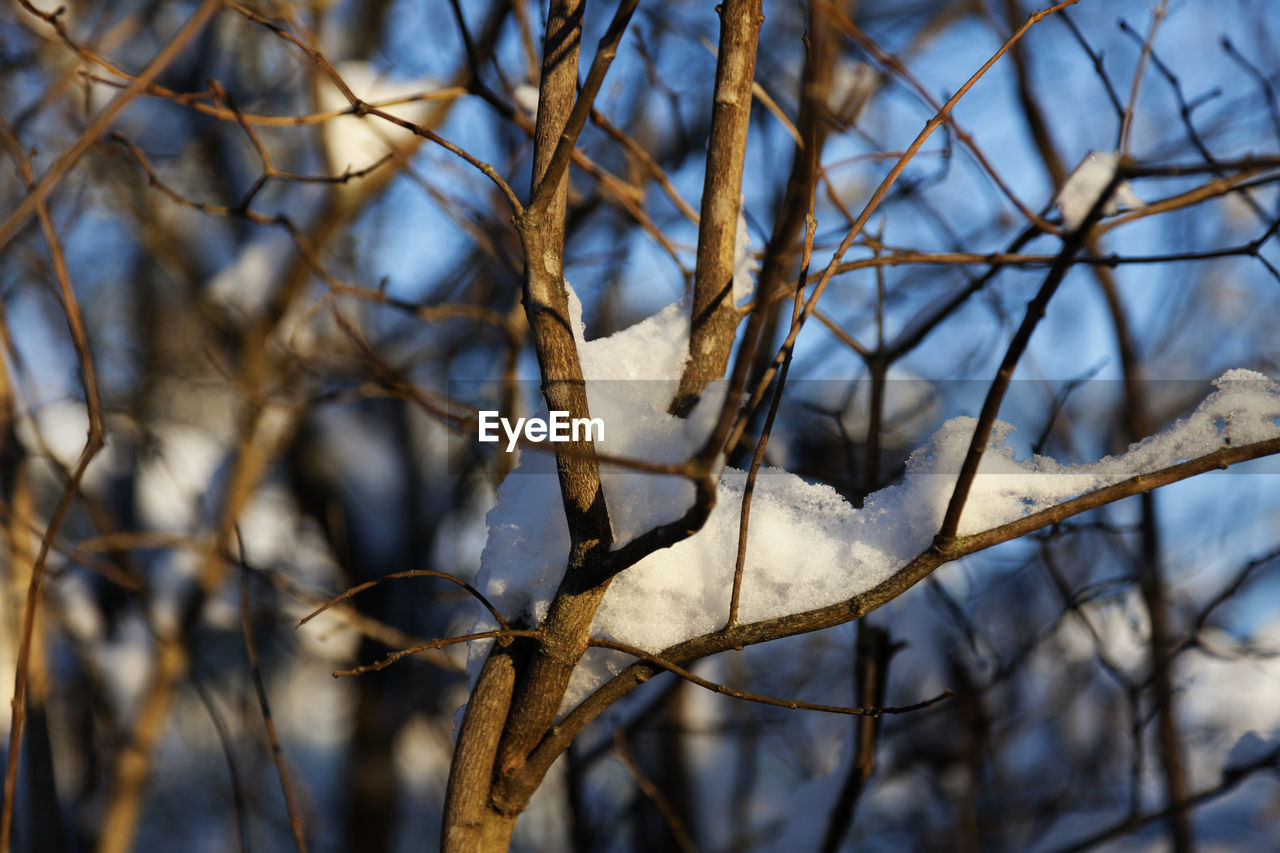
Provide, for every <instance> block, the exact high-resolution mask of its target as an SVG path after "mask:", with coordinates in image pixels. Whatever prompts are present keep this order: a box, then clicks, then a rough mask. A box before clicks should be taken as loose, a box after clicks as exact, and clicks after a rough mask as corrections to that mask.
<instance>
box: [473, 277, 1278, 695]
mask: <svg viewBox="0 0 1280 853" xmlns="http://www.w3.org/2000/svg"><path fill="white" fill-rule="evenodd" d="M570 306H571V316H572V320H573V325H574V332H575V336H576V337H577V342H578V348H579V352H580V353H581V358H582V365H583V374H584V376H585V377H586V380H587V394H588V398H589V401H590V407H591V412H592V414H593V415H594V416H596V417H600V418H602V419H603V420H604V422H605V424H606V425H607V426H606V440H605V441H603V442H599V443H598V449H599V450H600V451H601V452H603V453H608V454H610V455H614V456H622V457H631V458H640V459H645V460H650V461H658V462H671V463H678V462H681V461H683V460H685V459H686V458H688V457H689V456H690V455H691V454H693V453H695V452H696V451H697V449H698V448H699V446H700V444H701V442H702V440H703V439H704V438H705V435H706V433H707V431H709V430H710V428H711V426H712V423H713V420H714V417H715V413H716V412H717V411H718V408H719V400H718V399H717V396H718V395H715V394H710V393H709V394H706V395H704V399H703V401H702V402H701V403H700V405H699V406H698V408H696V409H695V410H694V412H693V413H692V415H691V416H690V417H689V418H688V419H681V418H677V417H674V416H672V415H669V414H667V411H666V409H667V405H668V403H669V401H670V400H671V397H672V395H673V394H674V393H675V390H676V387H677V385H678V381H679V376H680V371H681V369H682V367H683V361H684V358H685V354H686V352H687V350H686V347H684V346H683V345H681V343H680V342H681V341H684V340H687V337H688V334H689V319H688V311H687V310H685V309H684V306H682V305H679V304H677V305H671V306H669V307H668V308H666V309H664V310H663V311H661V312H659V313H657V314H655V315H654V316H652V317H649V318H648V319H646V320H644V321H642V322H640V323H638V324H636V325H634V326H632V327H630V328H628V329H626V330H624V331H622V332H619V333H617V334H615V335H612V336H610V337H607V338H604V339H601V340H595V341H587V340H585V338H584V336H583V332H582V324H581V305H580V304H579V303H578V301H577V298H576V297H573V296H571V300H570ZM1213 385H1214V390H1213V392H1212V393H1210V394H1209V396H1208V397H1207V398H1206V399H1205V400H1204V401H1203V402H1202V403H1201V404H1200V406H1199V407H1198V408H1197V409H1196V410H1195V411H1194V412H1193V413H1192V414H1190V415H1189V416H1187V417H1186V418H1184V419H1182V420H1180V421H1178V422H1177V423H1175V424H1173V425H1172V426H1170V427H1168V428H1167V429H1165V430H1164V431H1163V432H1160V433H1158V434H1156V435H1154V436H1151V437H1150V438H1148V439H1146V440H1144V441H1142V442H1140V443H1138V444H1135V445H1133V446H1131V447H1130V448H1129V449H1128V450H1127V451H1126V452H1125V453H1123V454H1120V455H1118V456H1109V457H1106V458H1103V459H1100V460H1098V461H1096V462H1091V463H1087V464H1078V465H1068V464H1063V463H1060V462H1058V461H1056V460H1054V459H1052V458H1049V457H1045V456H1039V455H1036V456H1033V457H1031V458H1020V457H1019V455H1018V454H1017V453H1016V452H1015V450H1014V448H1013V447H1012V446H1010V444H1009V441H1008V439H1009V436H1010V434H1011V433H1012V432H1013V430H1014V428H1013V427H1012V426H1011V425H1009V424H1007V423H1000V422H998V423H997V425H996V427H995V429H994V430H993V434H992V437H991V440H990V441H989V443H988V447H987V452H986V454H985V456H984V458H983V460H982V463H981V466H980V468H979V469H978V475H977V477H976V478H975V481H974V484H973V488H972V491H971V492H970V496H969V499H968V501H967V503H966V504H965V507H964V512H963V515H962V516H961V520H960V526H959V530H958V533H959V535H960V537H961V538H962V539H963V538H964V537H966V536H973V535H974V534H979V533H982V532H984V531H990V530H992V529H993V528H998V527H1000V526H1001V525H1006V524H1009V523H1010V522H1014V521H1017V520H1019V519H1023V518H1026V517H1027V516H1030V515H1032V514H1034V513H1038V512H1041V511H1045V510H1049V509H1052V508H1054V507H1056V506H1059V505H1062V504H1064V503H1065V502H1067V501H1070V500H1072V499H1075V498H1079V497H1080V496H1082V495H1086V494H1089V493H1094V492H1097V491H1098V490H1100V489H1104V488H1107V487H1109V486H1113V485H1115V484H1118V483H1122V482H1124V481H1127V480H1130V479H1131V478H1133V477H1135V476H1138V475H1143V474H1149V473H1151V472H1156V471H1160V470H1162V469H1167V468H1170V467H1171V466H1175V465H1177V464H1178V463H1182V462H1186V461H1188V460H1195V459H1198V458H1201V457H1206V456H1209V455H1210V454H1212V453H1214V452H1215V451H1220V450H1222V449H1223V448H1236V447H1241V446H1244V445H1249V444H1255V443H1257V442H1261V441H1267V440H1272V439H1277V438H1280V425H1278V423H1280V386H1277V384H1276V383H1275V382H1273V381H1271V380H1270V379H1268V378H1267V377H1266V376H1263V375H1262V374H1260V373H1256V372H1253V371H1249V370H1232V371H1228V372H1227V373H1225V374H1224V375H1223V376H1221V377H1220V378H1218V379H1217V380H1215V381H1214V383H1213ZM975 423H976V421H975V420H974V419H973V418H969V417H957V418H952V419H951V420H949V421H947V422H946V423H944V424H943V425H942V427H941V428H940V429H939V430H938V431H937V432H936V433H935V434H934V435H933V437H932V438H931V439H930V440H929V441H928V442H926V443H925V444H924V445H923V446H922V447H920V448H918V449H917V450H916V451H915V452H914V453H913V454H912V455H911V457H910V458H909V460H908V461H907V465H906V474H905V476H904V478H903V480H902V481H901V482H899V483H897V484H894V485H891V486H889V487H887V488H884V489H881V490H880V491H878V492H875V493H873V494H872V495H870V496H869V497H868V498H867V500H866V502H865V505H864V506H863V507H862V508H861V509H855V508H854V507H853V506H852V505H850V504H849V503H848V502H847V501H846V500H845V499H844V498H843V497H842V496H841V495H839V494H838V493H837V492H836V491H835V490H834V489H832V488H831V487H829V486H826V485H822V484H814V483H808V482H806V481H804V480H803V479H801V478H800V477H798V476H796V475H794V474H791V473H788V472H786V471H782V470H778V469H764V470H762V472H761V476H760V477H759V480H758V482H757V484H756V490H755V496H754V503H753V508H752V518H751V526H750V530H749V532H748V539H747V557H746V564H745V573H744V577H743V584H742V590H741V603H740V611H739V620H740V621H741V622H743V623H750V622H759V621H762V620H768V619H776V618H779V617H783V616H787V615H790V614H795V613H801V612H805V611H811V610H816V609H818V608H822V607H826V606H829V605H833V604H836V603H839V602H843V601H848V600H850V599H852V598H854V597H856V596H858V595H860V594H862V593H865V592H867V591H869V590H871V589H873V588H875V587H877V585H880V584H882V583H884V582H885V581H887V580H888V579H890V578H891V577H892V576H894V574H895V573H896V572H899V571H900V570H901V569H902V567H903V566H906V565H908V564H909V563H911V561H912V560H913V559H915V558H917V557H918V556H919V555H920V554H922V553H923V552H925V551H927V550H928V549H929V548H930V544H931V542H932V539H933V536H934V534H935V533H936V532H937V531H938V529H939V525H940V524H941V522H942V519H943V515H944V513H945V511H946V508H947V502H948V499H949V498H950V495H951V491H952V489H953V487H954V485H955V481H956V477H957V474H958V472H959V470H960V467H961V463H962V461H963V459H964V456H965V453H966V451H967V449H968V446H969V443H970V440H971V438H972V436H973V430H974V426H975ZM601 479H602V482H603V488H604V491H605V495H606V498H607V501H608V506H609V514H610V518H611V520H612V523H613V532H614V541H615V546H614V547H615V549H616V548H618V547H621V546H624V545H625V544H626V543H627V542H629V541H631V540H632V539H634V538H635V537H637V536H639V535H641V534H642V533H644V532H645V531H647V530H649V529H650V528H652V527H654V526H656V525H660V524H664V523H667V522H670V521H672V520H674V519H677V518H679V517H680V516H681V514H682V513H684V512H685V510H686V509H687V508H688V507H689V506H690V505H691V504H692V502H693V499H694V486H693V484H692V483H691V482H689V481H688V480H687V479H685V478H682V477H675V476H667V475H660V474H652V473H645V472H639V471H635V470H632V469H625V468H620V467H618V466H614V465H604V466H602V473H601ZM745 481H746V473H745V472H743V471H740V470H737V469H732V468H729V469H726V470H725V471H724V472H723V474H722V476H721V478H720V482H719V485H718V494H717V500H716V505H715V508H714V510H713V511H712V512H711V515H710V518H709V519H708V520H707V522H706V524H705V526H704V527H703V528H702V529H701V530H700V531H699V532H697V533H696V534H694V535H693V536H691V537H689V538H688V539H685V540H683V541H681V542H679V543H677V544H676V545H674V546H672V547H670V548H666V549H663V550H660V551H657V552H654V553H652V554H650V555H649V556H647V557H645V558H644V559H642V560H640V561H639V562H638V563H637V564H636V565H634V566H632V567H631V568H629V569H627V570H625V571H623V572H622V573H621V574H620V575H618V576H617V577H616V578H615V579H614V581H613V583H612V585H611V587H610V588H609V591H608V593H607V594H606V595H605V597H604V600H603V603H602V604H601V606H600V608H599V610H598V611H597V613H596V615H595V619H594V622H593V623H592V626H591V634H592V636H595V637H601V638H605V639H608V640H613V641H616V642H618V643H625V644H629V645H633V646H636V647H639V648H641V649H645V650H648V651H650V652H653V653H657V652H659V651H661V650H663V649H668V648H670V647H671V646H673V645H675V644H677V643H680V642H683V641H685V640H689V639H691V638H694V637H699V636H702V635H706V634H709V633H711V632H714V631H716V630H717V629H719V628H720V627H722V626H723V625H724V624H725V620H726V617H727V613H728V605H729V594H730V590H731V588H732V584H733V573H734V555H735V553H736V548H737V536H738V514H739V507H740V504H741V500H742V494H743V488H744V484H745ZM556 489H557V486H556V478H555V471H554V460H553V457H552V456H551V454H547V453H525V454H523V457H522V459H521V461H520V464H519V466H518V468H517V469H516V471H514V472H513V473H512V475H510V476H508V478H507V479H506V480H505V481H504V483H503V485H502V487H501V489H500V490H499V494H498V504H497V506H496V507H495V508H494V509H493V510H492V511H491V512H490V514H489V516H488V527H489V536H488V541H487V544H486V547H485V551H484V556H483V559H482V570H481V576H480V581H479V584H478V586H480V588H481V589H482V591H483V592H484V594H485V595H486V596H488V598H489V599H490V600H491V601H493V603H494V605H495V606H496V607H497V608H498V610H499V611H501V612H502V613H504V614H506V616H507V617H508V619H512V620H516V619H519V618H521V617H524V618H526V619H529V620H534V621H539V622H540V621H541V620H542V619H543V618H545V616H546V613H547V609H548V606H549V604H550V601H551V598H552V596H553V595H554V594H555V590H556V586H557V584H558V583H559V581H560V576H561V574H562V573H563V571H564V567H565V563H566V559H567V557H568V551H569V538H568V530H567V527H566V524H565V521H564V518H563V515H562V513H560V512H559V511H558V510H559V499H558V494H557V491H556ZM487 619H488V617H485V618H484V619H482V620H481V622H480V623H479V624H478V625H477V627H476V629H475V630H477V631H480V630H484V629H485V628H487V627H490V625H489V622H488V621H487ZM479 652H480V650H476V651H474V652H473V660H478V659H479V657H478V655H479ZM619 660H620V658H619V657H614V658H612V659H608V653H606V652H601V651H593V652H590V653H589V654H588V655H587V657H586V658H584V659H583V664H582V665H581V666H579V668H578V671H577V672H576V673H575V676H574V682H573V683H572V684H571V686H570V691H569V693H568V695H567V696H566V703H567V705H566V706H568V705H569V704H572V703H576V702H577V701H578V700H579V699H581V698H582V697H583V696H584V695H585V694H586V693H587V692H588V691H589V690H591V689H593V688H594V687H595V686H597V685H598V684H599V683H600V681H601V680H603V679H604V678H605V677H607V675H608V673H609V671H610V670H614V671H616V667H615V666H612V665H611V664H612V663H614V662H616V661H619Z"/></svg>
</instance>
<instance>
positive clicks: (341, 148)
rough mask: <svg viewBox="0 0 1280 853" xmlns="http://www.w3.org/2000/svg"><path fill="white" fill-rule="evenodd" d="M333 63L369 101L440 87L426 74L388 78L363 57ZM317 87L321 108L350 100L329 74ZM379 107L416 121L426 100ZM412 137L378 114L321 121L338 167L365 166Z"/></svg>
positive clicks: (333, 107)
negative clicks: (419, 77) (416, 76)
mask: <svg viewBox="0 0 1280 853" xmlns="http://www.w3.org/2000/svg"><path fill="white" fill-rule="evenodd" d="M335 68H336V70H337V72H338V76H339V77H341V78H342V81H343V82H344V83H346V84H347V86H348V88H350V89H351V91H352V92H353V93H354V94H355V96H356V97H357V98H360V99H361V100H362V101H365V102H366V103H370V104H377V103H380V102H382V101H392V100H396V99H397V98H407V97H412V96H414V95H421V94H425V93H429V92H432V91H435V90H437V89H438V88H439V87H440V84H439V83H438V82H436V81H435V80H430V79H421V80H388V79H387V78H385V77H383V76H381V75H380V74H379V72H378V71H376V70H375V69H374V67H373V66H372V65H370V64H369V63H367V62H364V61H362V60H348V61H346V62H339V63H338V64H337V65H336V67H335ZM319 90H320V91H319V106H320V109H321V110H322V111H325V112H329V111H332V110H342V109H346V108H347V107H349V106H350V103H349V102H348V101H347V99H346V97H345V96H344V95H343V94H342V92H341V91H339V89H338V87H337V86H335V85H333V83H331V82H330V81H329V80H328V79H322V81H321V84H320V87H319ZM381 109H382V111H383V112H386V113H389V114H390V115H393V116H395V117H396V118H401V119H404V120H405V121H410V122H415V123H416V122H418V121H420V120H421V119H423V118H424V117H425V116H426V114H427V110H428V109H429V104H428V102H426V101H410V102H408V103H404V104H396V105H395V106H388V107H383V108H381ZM414 138H415V137H414V134H413V132H412V131H409V130H406V129H405V128H403V127H400V126H399V125H395V124H392V123H391V122H389V121H386V120H385V119H382V118H379V117H377V116H363V117H359V116H354V115H345V116H338V117H337V118H332V119H329V120H328V121H327V122H325V124H324V141H325V145H326V146H327V147H328V149H329V162H330V164H331V165H332V166H333V168H334V169H336V170H338V171H339V172H341V171H343V170H344V169H350V170H352V171H359V170H360V169H366V168H368V167H369V166H372V165H373V164H374V163H376V162H378V160H380V159H382V158H383V157H385V156H386V155H387V152H389V151H392V150H393V149H394V150H402V149H404V148H407V147H409V146H410V145H411V144H412V142H413V140H414Z"/></svg>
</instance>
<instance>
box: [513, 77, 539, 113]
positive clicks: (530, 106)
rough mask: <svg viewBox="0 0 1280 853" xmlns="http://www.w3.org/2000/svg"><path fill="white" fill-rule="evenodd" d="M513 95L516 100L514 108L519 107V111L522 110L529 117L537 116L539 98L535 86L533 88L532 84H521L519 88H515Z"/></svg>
mask: <svg viewBox="0 0 1280 853" xmlns="http://www.w3.org/2000/svg"><path fill="white" fill-rule="evenodd" d="M513 94H514V95H515V98H516V106H518V107H520V109H522V110H524V111H525V112H526V113H528V114H529V115H530V116H536V115H537V114H538V98H539V97H540V96H539V94H538V87H537V86H534V85H533V84H532V83H521V84H520V85H519V86H516V90H515V92H514V93H513Z"/></svg>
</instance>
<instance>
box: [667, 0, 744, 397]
mask: <svg viewBox="0 0 1280 853" xmlns="http://www.w3.org/2000/svg"><path fill="white" fill-rule="evenodd" d="M719 9H720V52H719V57H718V59H717V61H716V89H715V104H714V106H713V107H712V111H711V139H710V141H709V143H708V145H709V148H708V150H707V166H706V172H705V175H706V177H705V179H704V181H703V185H702V210H701V213H700V214H699V215H700V220H699V224H698V258H697V264H698V265H697V268H696V269H695V270H694V274H693V326H692V330H691V332H690V335H689V362H688V364H687V365H686V366H685V369H684V374H683V375H682V376H681V377H680V388H679V390H678V391H677V393H676V398H675V400H674V401H673V402H672V403H671V412H672V414H676V415H680V416H682V417H683V416H685V415H687V414H689V412H690V411H692V410H693V407H694V405H696V404H697V402H698V398H699V396H700V395H701V394H702V392H703V391H704V390H705V389H706V387H707V385H709V384H710V383H711V382H713V381H714V380H716V379H719V378H721V377H722V376H724V372H725V368H726V367H727V366H728V364H729V351H730V350H731V349H732V348H733V337H734V333H735V331H736V330H737V328H738V310H737V306H735V305H734V304H733V255H734V243H735V241H736V238H737V235H738V211H739V208H740V207H741V203H742V169H743V162H744V161H745V160H746V154H747V127H748V125H749V124H750V121H751V84H752V83H753V82H754V80H755V71H756V42H757V40H758V39H759V37H760V24H761V22H762V21H763V20H764V18H763V16H762V15H761V12H760V0H724V2H723V3H721V4H720V7H719Z"/></svg>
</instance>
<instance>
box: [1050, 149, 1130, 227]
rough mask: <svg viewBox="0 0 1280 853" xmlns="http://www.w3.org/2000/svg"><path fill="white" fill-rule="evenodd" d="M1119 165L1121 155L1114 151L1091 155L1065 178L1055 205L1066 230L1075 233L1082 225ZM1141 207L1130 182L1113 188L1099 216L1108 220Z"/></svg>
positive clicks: (1124, 182) (1091, 152)
mask: <svg viewBox="0 0 1280 853" xmlns="http://www.w3.org/2000/svg"><path fill="white" fill-rule="evenodd" d="M1119 164H1120V154H1119V152H1117V151H1090V152H1089V153H1088V154H1087V155H1086V156H1085V158H1084V159H1083V160H1081V161H1080V165H1078V166H1076V168H1075V170H1074V171H1073V172H1072V173H1071V174H1070V176H1068V178H1067V182H1066V183H1065V184H1063V185H1062V189H1061V190H1059V191H1058V197H1057V198H1056V199H1055V200H1054V201H1055V203H1056V204H1057V205H1058V210H1060V211H1062V222H1063V224H1064V225H1066V226H1067V228H1068V229H1069V230H1073V231H1074V230H1075V229H1076V228H1079V227H1080V223H1082V222H1084V219H1085V217H1086V216H1088V215H1089V210H1090V209H1091V208H1092V207H1093V204H1094V202H1096V201H1097V200H1098V196H1100V195H1102V193H1103V191H1105V190H1106V188H1107V184H1109V183H1111V178H1112V177H1113V176H1114V175H1115V173H1116V167H1117V166H1118V165H1119ZM1144 204H1146V202H1144V201H1143V200H1142V199H1140V198H1138V196H1137V194H1136V193H1135V192H1134V191H1133V187H1131V186H1130V185H1129V182H1128V181H1121V182H1120V183H1119V185H1117V186H1116V188H1115V192H1113V193H1112V194H1111V198H1110V199H1108V200H1107V204H1106V206H1105V207H1104V208H1103V209H1102V215H1103V216H1111V215H1112V214H1114V213H1119V212H1120V211H1121V210H1122V209H1125V210H1132V209H1136V208H1139V207H1142V206H1143V205H1144Z"/></svg>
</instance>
